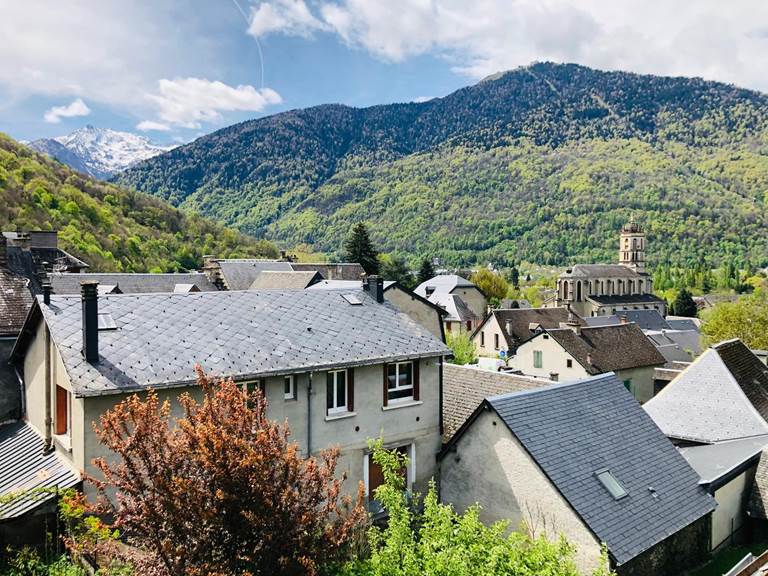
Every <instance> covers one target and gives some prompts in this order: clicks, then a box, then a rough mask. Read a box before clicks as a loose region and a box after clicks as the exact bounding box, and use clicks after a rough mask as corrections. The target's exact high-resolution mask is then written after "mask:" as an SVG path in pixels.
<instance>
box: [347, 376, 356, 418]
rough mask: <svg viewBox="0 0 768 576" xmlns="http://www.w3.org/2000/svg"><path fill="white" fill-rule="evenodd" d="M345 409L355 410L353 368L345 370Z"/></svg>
mask: <svg viewBox="0 0 768 576" xmlns="http://www.w3.org/2000/svg"><path fill="white" fill-rule="evenodd" d="M347 411H348V412H354V411H355V369H354V368H349V369H348V370H347Z"/></svg>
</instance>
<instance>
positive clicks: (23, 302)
mask: <svg viewBox="0 0 768 576" xmlns="http://www.w3.org/2000/svg"><path fill="white" fill-rule="evenodd" d="M31 306H32V293H31V292H30V290H29V281H28V280H27V279H26V278H24V277H23V276H20V275H18V274H15V273H13V272H11V271H10V270H8V269H7V268H2V267H0V336H16V335H17V334H18V333H19V332H21V328H22V326H24V320H25V319H26V317H27V313H28V312H29V309H30V307H31Z"/></svg>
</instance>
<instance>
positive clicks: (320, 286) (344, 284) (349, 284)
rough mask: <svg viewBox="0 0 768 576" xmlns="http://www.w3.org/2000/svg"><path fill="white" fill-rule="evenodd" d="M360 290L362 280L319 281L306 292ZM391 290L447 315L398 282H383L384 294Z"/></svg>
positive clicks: (442, 314) (441, 314) (441, 309)
mask: <svg viewBox="0 0 768 576" xmlns="http://www.w3.org/2000/svg"><path fill="white" fill-rule="evenodd" d="M362 288H363V281H362V280H320V281H319V282H317V283H316V284H312V286H307V290H361V289H362ZM391 289H397V290H401V291H402V292H405V293H406V294H407V295H408V296H410V297H411V298H413V299H415V300H418V301H419V302H422V303H423V304H426V305H427V306H429V307H430V308H432V309H434V310H435V311H436V312H437V313H438V314H440V316H447V315H448V312H446V311H445V310H444V309H443V308H441V307H440V306H438V305H437V304H435V303H434V302H430V301H429V300H427V299H426V298H424V297H423V296H419V295H418V294H416V292H414V291H413V290H410V289H409V288H406V287H405V286H403V285H402V284H400V283H399V282H396V281H395V280H384V292H385V293H386V292H387V291H388V290H391Z"/></svg>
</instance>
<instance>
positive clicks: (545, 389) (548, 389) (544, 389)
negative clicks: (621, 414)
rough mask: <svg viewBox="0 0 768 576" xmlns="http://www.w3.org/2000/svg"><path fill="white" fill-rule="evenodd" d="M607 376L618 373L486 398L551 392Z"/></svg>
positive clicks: (603, 373)
mask: <svg viewBox="0 0 768 576" xmlns="http://www.w3.org/2000/svg"><path fill="white" fill-rule="evenodd" d="M607 378H616V374H615V373H614V372H602V373H601V374H595V375H594V376H589V377H587V378H581V379H579V380H571V381H569V382H560V383H557V384H550V385H548V386H543V387H541V388H531V389H530V390H519V391H517V392H507V393H506V394H497V395H495V396H488V398H486V400H488V402H490V401H492V400H502V399H504V400H506V399H507V398H510V397H517V396H527V395H531V394H537V393H544V392H551V391H555V390H560V389H562V388H571V387H573V386H581V385H588V384H590V383H592V382H595V381H598V380H605V379H607ZM544 382H546V380H544Z"/></svg>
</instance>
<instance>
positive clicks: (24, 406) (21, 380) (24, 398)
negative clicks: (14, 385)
mask: <svg viewBox="0 0 768 576" xmlns="http://www.w3.org/2000/svg"><path fill="white" fill-rule="evenodd" d="M13 371H14V372H15V373H16V378H18V380H19V391H20V392H21V414H20V415H19V416H20V418H24V417H25V416H26V415H27V390H26V388H25V387H24V378H22V377H21V373H20V372H19V369H18V367H17V366H14V367H13Z"/></svg>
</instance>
